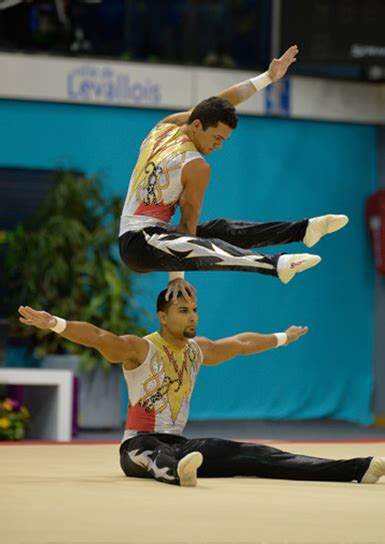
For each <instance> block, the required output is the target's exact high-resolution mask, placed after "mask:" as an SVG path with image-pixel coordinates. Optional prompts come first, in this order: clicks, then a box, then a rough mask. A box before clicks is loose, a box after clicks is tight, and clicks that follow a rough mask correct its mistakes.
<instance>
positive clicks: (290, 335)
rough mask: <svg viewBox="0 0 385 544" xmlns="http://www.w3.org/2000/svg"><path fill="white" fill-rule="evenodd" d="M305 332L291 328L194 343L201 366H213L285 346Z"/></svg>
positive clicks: (202, 340)
mask: <svg viewBox="0 0 385 544" xmlns="http://www.w3.org/2000/svg"><path fill="white" fill-rule="evenodd" d="M307 331H308V327H296V326H291V327H289V328H288V329H287V330H286V331H285V332H279V333H273V334H258V333H254V332H244V333H241V334H236V335H235V336H230V337H228V338H222V339H221V340H216V341H213V340H209V339H208V338H203V337H199V338H196V341H197V342H198V344H199V347H200V348H201V350H202V352H203V358H204V362H203V364H204V365H207V366H213V365H218V364H220V363H224V362H226V361H229V360H230V359H233V358H234V357H236V356H237V355H253V354H255V353H260V352H262V351H267V350H269V349H273V348H277V347H279V346H287V345H288V344H290V343H291V342H295V341H296V340H298V339H299V338H300V337H301V336H303V335H304V334H306V333H307Z"/></svg>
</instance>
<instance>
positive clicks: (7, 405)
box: [3, 400, 12, 412]
mask: <svg viewBox="0 0 385 544" xmlns="http://www.w3.org/2000/svg"><path fill="white" fill-rule="evenodd" d="M3 408H5V409H6V410H7V411H8V412H12V406H11V404H10V403H9V402H8V400H5V401H4V402H3Z"/></svg>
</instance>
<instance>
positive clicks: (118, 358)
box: [19, 306, 148, 365]
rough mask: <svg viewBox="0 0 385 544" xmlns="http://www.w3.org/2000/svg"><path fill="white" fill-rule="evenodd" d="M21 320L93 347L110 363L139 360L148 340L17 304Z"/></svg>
mask: <svg viewBox="0 0 385 544" xmlns="http://www.w3.org/2000/svg"><path fill="white" fill-rule="evenodd" d="M19 314H20V316H21V317H20V321H21V322H22V323H24V324H25V325H31V326H34V327H37V328H38V329H50V330H52V331H53V332H56V333H57V334H60V335H61V336H63V338H66V339H67V340H71V342H74V343H75V344H80V345H82V346H86V347H89V348H94V349H96V350H97V351H99V353H101V354H102V355H103V357H104V358H105V359H107V361H109V362H110V363H120V362H122V361H126V360H130V361H133V362H137V365H139V364H140V363H142V362H143V361H144V359H145V358H146V355H147V351H148V343H147V341H146V340H144V339H143V338H140V337H139V336H133V335H126V336H117V335H116V334H113V333H111V332H108V331H105V330H104V329H100V328H99V327H95V325H91V323H86V322H84V321H66V320H64V319H61V318H58V317H56V316H53V315H51V314H50V313H48V312H45V311H39V310H34V309H33V308H31V307H29V306H20V307H19Z"/></svg>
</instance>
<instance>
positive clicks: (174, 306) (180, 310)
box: [158, 295, 198, 339]
mask: <svg viewBox="0 0 385 544" xmlns="http://www.w3.org/2000/svg"><path fill="white" fill-rule="evenodd" d="M158 318H159V321H160V323H161V325H162V327H164V328H165V329H166V330H167V332H168V333H169V334H171V335H172V336H174V337H175V338H178V339H181V338H194V336H196V329H197V324H198V307H197V304H196V301H191V302H187V301H186V299H185V298H183V296H181V295H180V296H179V297H178V299H177V301H176V302H175V303H173V302H171V303H170V304H169V305H168V306H167V308H166V309H165V311H164V312H158Z"/></svg>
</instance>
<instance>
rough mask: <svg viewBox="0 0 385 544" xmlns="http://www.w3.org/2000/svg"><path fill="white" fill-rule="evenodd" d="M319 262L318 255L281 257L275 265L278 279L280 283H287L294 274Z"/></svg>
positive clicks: (299, 254)
mask: <svg viewBox="0 0 385 544" xmlns="http://www.w3.org/2000/svg"><path fill="white" fill-rule="evenodd" d="M320 261H321V257H320V256H319V255H311V254H310V253H298V254H294V255H281V256H280V258H279V259H278V265H277V272H278V277H279V279H280V280H281V282H282V283H289V281H290V280H291V279H292V278H293V276H295V274H297V273H298V272H303V271H304V270H307V269H308V268H311V267H312V266H316V265H317V264H318V263H319V262H320Z"/></svg>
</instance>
